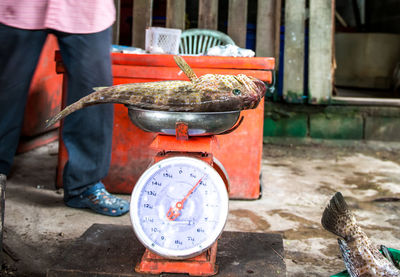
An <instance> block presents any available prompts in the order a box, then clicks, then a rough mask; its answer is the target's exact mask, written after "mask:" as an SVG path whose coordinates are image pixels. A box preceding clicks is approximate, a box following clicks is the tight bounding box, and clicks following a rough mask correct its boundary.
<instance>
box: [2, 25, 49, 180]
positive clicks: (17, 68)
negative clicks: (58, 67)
mask: <svg viewBox="0 0 400 277" xmlns="http://www.w3.org/2000/svg"><path fill="white" fill-rule="evenodd" d="M46 36H47V32H46V31H43V30H38V31H31V30H22V29H17V28H12V27H9V26H6V25H3V24H1V23H0V41H1V43H0V173H2V174H5V175H8V173H9V172H10V168H11V164H12V161H13V158H14V155H15V152H16V150H17V146H18V141H19V136H20V132H21V127H22V123H23V119H24V111H25V105H26V99H27V96H28V91H29V86H30V82H31V80H32V77H33V73H34V71H35V68H36V65H37V63H38V60H39V56H40V52H41V50H42V48H43V44H44V42H45V40H46Z"/></svg>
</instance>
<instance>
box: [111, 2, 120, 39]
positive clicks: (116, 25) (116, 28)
mask: <svg viewBox="0 0 400 277" xmlns="http://www.w3.org/2000/svg"><path fill="white" fill-rule="evenodd" d="M114 5H115V22H114V24H113V39H112V43H113V44H119V33H120V21H121V0H114Z"/></svg>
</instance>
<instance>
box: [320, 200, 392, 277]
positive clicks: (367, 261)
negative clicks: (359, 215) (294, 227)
mask: <svg viewBox="0 0 400 277" xmlns="http://www.w3.org/2000/svg"><path fill="white" fill-rule="evenodd" d="M321 224H322V226H323V227H324V228H325V229H326V230H327V231H329V232H331V233H333V234H335V235H337V236H339V237H340V238H339V239H338V243H339V248H340V251H341V253H342V257H343V260H344V263H345V265H346V268H347V272H348V273H349V275H350V276H351V277H370V276H371V277H372V276H376V277H394V276H400V270H399V269H398V268H397V267H396V266H395V264H394V262H393V260H392V259H391V257H390V254H389V252H388V251H387V248H386V247H384V246H383V247H382V249H383V250H386V251H383V253H385V254H386V255H385V256H384V255H383V254H382V253H380V252H379V250H378V247H377V246H375V245H374V244H373V243H372V242H371V240H370V239H369V238H368V236H367V235H366V234H365V233H364V231H363V230H362V229H361V227H360V226H359V224H358V223H357V220H356V218H355V216H354V213H353V212H352V211H350V210H349V208H348V206H347V203H346V201H345V200H344V198H343V195H342V194H341V193H340V192H337V193H336V194H335V195H334V196H333V197H332V199H331V200H330V202H329V204H328V205H327V207H326V208H325V210H324V212H323V215H322V219H321Z"/></svg>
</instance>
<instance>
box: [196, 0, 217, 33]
mask: <svg viewBox="0 0 400 277" xmlns="http://www.w3.org/2000/svg"><path fill="white" fill-rule="evenodd" d="M198 28H199V29H210V30H217V29H218V0H199V23H198Z"/></svg>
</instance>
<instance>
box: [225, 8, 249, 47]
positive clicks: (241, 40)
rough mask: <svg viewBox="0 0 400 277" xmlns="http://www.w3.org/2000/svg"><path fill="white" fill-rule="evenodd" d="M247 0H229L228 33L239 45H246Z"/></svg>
mask: <svg viewBox="0 0 400 277" xmlns="http://www.w3.org/2000/svg"><path fill="white" fill-rule="evenodd" d="M247 6H248V3H247V0H229V10H228V35H229V36H230V37H231V38H232V39H233V41H234V42H235V43H236V45H238V46H239V47H242V48H245V47H246V33H247Z"/></svg>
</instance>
